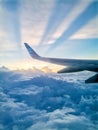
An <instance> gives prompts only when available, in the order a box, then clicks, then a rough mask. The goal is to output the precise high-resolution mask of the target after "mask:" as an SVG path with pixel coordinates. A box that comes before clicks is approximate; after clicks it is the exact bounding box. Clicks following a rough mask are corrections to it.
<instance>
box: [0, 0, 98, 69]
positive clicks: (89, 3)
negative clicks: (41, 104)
mask: <svg viewBox="0 0 98 130" xmlns="http://www.w3.org/2000/svg"><path fill="white" fill-rule="evenodd" d="M24 42H27V43H29V44H30V45H31V46H32V47H33V48H34V50H36V52H38V54H40V55H41V56H47V57H59V58H74V59H76V58H80V59H98V0H74V1H73V0H0V66H7V67H9V68H10V69H16V68H18V69H28V68H32V67H35V66H36V67H38V68H42V67H45V66H50V68H52V69H56V68H59V66H58V67H57V66H55V65H53V64H48V63H44V62H40V64H39V61H36V60H33V59H31V57H30V56H29V54H28V52H27V50H26V49H25V47H24Z"/></svg>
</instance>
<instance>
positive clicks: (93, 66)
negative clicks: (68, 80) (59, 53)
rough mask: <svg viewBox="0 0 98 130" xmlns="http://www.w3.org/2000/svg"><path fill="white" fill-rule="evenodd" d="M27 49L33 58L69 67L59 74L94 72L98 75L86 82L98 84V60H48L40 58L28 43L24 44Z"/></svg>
mask: <svg viewBox="0 0 98 130" xmlns="http://www.w3.org/2000/svg"><path fill="white" fill-rule="evenodd" d="M24 45H25V47H26V48H27V50H28V52H29V54H30V55H31V57H32V58H34V59H37V60H40V61H45V62H50V63H53V64H58V65H63V66H67V68H64V69H62V70H60V71H58V72H57V73H71V72H79V71H84V70H87V71H92V72H96V73H97V74H96V75H94V76H92V77H90V78H89V79H87V80H85V83H98V60H86V59H84V60H83V59H63V58H47V57H42V56H39V55H38V54H37V53H36V52H35V51H34V50H33V49H32V48H31V47H30V46H29V45H28V44H27V43H24Z"/></svg>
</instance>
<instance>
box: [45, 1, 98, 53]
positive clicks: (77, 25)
mask: <svg viewBox="0 0 98 130" xmlns="http://www.w3.org/2000/svg"><path fill="white" fill-rule="evenodd" d="M97 7H98V1H94V2H92V3H91V4H90V5H89V6H88V7H87V8H86V9H85V10H84V11H83V12H82V13H81V14H80V15H79V16H78V17H77V18H76V19H75V20H74V21H73V22H72V23H71V24H70V25H69V27H68V28H67V30H65V31H64V32H63V34H62V35H61V37H59V38H58V39H57V40H56V41H55V42H54V43H53V44H52V45H51V46H50V48H49V49H48V51H47V53H49V52H50V50H52V51H53V49H56V47H58V46H59V45H60V44H63V43H64V41H65V40H67V39H68V38H69V37H70V36H72V35H73V34H75V33H76V32H77V31H79V30H80V29H81V28H82V27H83V26H84V25H86V24H87V23H88V22H89V21H90V20H92V19H93V18H94V17H95V16H97V15H98V11H97Z"/></svg>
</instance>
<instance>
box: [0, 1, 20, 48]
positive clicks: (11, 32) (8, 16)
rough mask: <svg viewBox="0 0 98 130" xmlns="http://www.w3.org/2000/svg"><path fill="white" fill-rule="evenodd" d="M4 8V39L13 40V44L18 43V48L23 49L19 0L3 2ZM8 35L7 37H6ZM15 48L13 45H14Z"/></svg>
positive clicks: (2, 26)
mask: <svg viewBox="0 0 98 130" xmlns="http://www.w3.org/2000/svg"><path fill="white" fill-rule="evenodd" d="M1 6H2V10H3V13H2V16H1V18H2V24H0V25H1V29H2V32H4V34H5V36H4V39H6V40H11V41H12V44H14V43H16V48H17V49H18V50H20V49H21V30H20V29H21V27H20V19H19V14H20V12H19V7H20V1H19V0H14V1H13V0H4V1H1ZM6 34H7V35H6ZM13 42H14V43H13ZM12 46H13V45H12Z"/></svg>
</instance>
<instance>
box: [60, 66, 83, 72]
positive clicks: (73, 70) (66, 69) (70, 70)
mask: <svg viewBox="0 0 98 130" xmlns="http://www.w3.org/2000/svg"><path fill="white" fill-rule="evenodd" d="M83 70H84V69H81V67H66V68H64V69H62V70H59V71H58V73H72V72H79V71H83Z"/></svg>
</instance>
